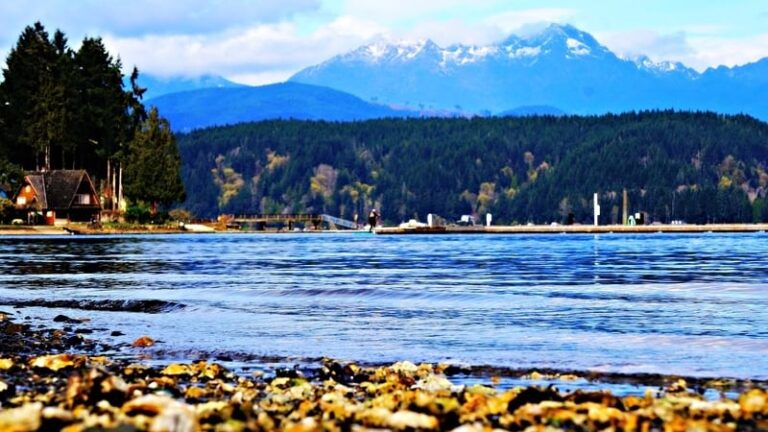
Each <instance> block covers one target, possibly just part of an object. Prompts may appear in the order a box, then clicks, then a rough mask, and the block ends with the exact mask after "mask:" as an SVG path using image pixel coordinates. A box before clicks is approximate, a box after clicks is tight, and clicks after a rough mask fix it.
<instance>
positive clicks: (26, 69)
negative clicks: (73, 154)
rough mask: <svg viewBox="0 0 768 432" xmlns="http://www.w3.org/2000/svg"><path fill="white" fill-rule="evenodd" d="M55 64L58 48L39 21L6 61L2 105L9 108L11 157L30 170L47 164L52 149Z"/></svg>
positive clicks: (22, 36)
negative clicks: (51, 95) (50, 106)
mask: <svg viewBox="0 0 768 432" xmlns="http://www.w3.org/2000/svg"><path fill="white" fill-rule="evenodd" d="M55 61H56V52H55V48H54V47H53V44H52V43H51V41H50V40H48V32H46V30H45V27H43V25H42V24H41V23H39V22H37V23H35V24H34V25H33V26H28V27H26V28H25V29H24V31H23V32H22V34H21V36H20V37H19V40H18V42H17V44H16V46H15V47H14V48H13V49H12V50H11V53H10V54H9V55H8V58H7V60H6V68H5V70H4V71H3V78H4V79H3V82H2V92H0V93H1V94H2V97H3V100H2V101H0V103H2V104H3V105H4V106H5V110H4V111H5V124H6V129H7V130H6V137H7V140H8V142H7V146H8V153H7V155H8V158H9V159H10V160H13V161H19V162H20V163H21V164H22V165H24V166H26V167H35V168H38V167H41V166H43V165H45V159H44V157H43V158H42V159H41V155H44V154H45V152H46V150H50V143H51V142H50V137H49V135H50V129H51V128H50V127H49V125H48V124H47V122H48V111H47V108H48V104H49V101H48V100H47V99H48V97H47V93H48V92H49V91H50V89H51V82H52V81H53V77H52V71H53V69H54V63H55ZM48 154H50V152H48Z"/></svg>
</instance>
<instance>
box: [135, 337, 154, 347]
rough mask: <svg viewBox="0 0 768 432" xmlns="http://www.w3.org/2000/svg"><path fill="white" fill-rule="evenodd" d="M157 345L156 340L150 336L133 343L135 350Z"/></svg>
mask: <svg viewBox="0 0 768 432" xmlns="http://www.w3.org/2000/svg"><path fill="white" fill-rule="evenodd" d="M154 344H155V340H154V339H152V338H151V337H149V336H141V337H139V338H136V340H134V341H133V343H131V346H132V347H134V348H148V347H151V346H152V345H154Z"/></svg>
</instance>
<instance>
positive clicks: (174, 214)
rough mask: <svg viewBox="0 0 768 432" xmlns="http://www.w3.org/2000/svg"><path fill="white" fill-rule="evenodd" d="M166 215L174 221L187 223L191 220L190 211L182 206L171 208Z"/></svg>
mask: <svg viewBox="0 0 768 432" xmlns="http://www.w3.org/2000/svg"><path fill="white" fill-rule="evenodd" d="M168 216H169V217H170V218H171V220H173V221H176V222H184V223H189V221H191V220H192V213H191V212H189V211H188V210H184V209H182V208H177V209H173V210H171V211H169V212H168Z"/></svg>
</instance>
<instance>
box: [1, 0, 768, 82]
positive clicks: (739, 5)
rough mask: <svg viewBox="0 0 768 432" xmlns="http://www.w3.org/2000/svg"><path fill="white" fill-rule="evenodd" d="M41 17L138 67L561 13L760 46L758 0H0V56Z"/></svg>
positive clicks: (223, 66)
mask: <svg viewBox="0 0 768 432" xmlns="http://www.w3.org/2000/svg"><path fill="white" fill-rule="evenodd" d="M36 20H40V21H42V22H43V24H45V25H46V27H47V28H48V29H49V30H50V31H53V30H54V29H56V28H61V29H62V30H63V31H64V32H65V33H66V34H67V35H68V36H69V38H70V41H71V42H72V44H74V45H77V44H78V42H79V40H80V39H82V37H83V36H85V35H90V36H102V37H103V38H104V40H105V42H106V44H107V46H108V48H109V49H110V50H111V51H112V52H113V53H114V54H115V55H118V54H119V55H120V57H121V58H122V60H123V63H124V64H125V65H126V66H127V67H130V66H133V65H134V64H135V65H137V66H138V67H139V69H140V70H142V71H144V72H146V73H153V74H158V75H197V74H201V73H215V74H221V75H224V76H226V77H228V78H230V79H234V80H236V81H240V82H245V83H250V84H263V83H268V82H277V81H282V80H285V79H286V78H288V77H289V76H290V75H291V74H292V73H294V72H296V71H298V70H300V69H301V68H303V67H306V66H310V65H313V64H316V63H319V62H321V61H323V60H325V59H327V58H329V57H332V56H333V55H336V54H340V53H343V52H346V51H349V50H351V49H354V48H356V47H357V46H360V45H363V44H365V43H370V42H372V41H377V40H382V39H383V40H392V41H395V40H403V39H404V40H416V39H425V38H430V39H433V40H434V41H436V42H437V43H438V44H440V45H447V44H451V43H472V44H487V43H492V42H494V41H498V40H501V39H503V38H504V37H505V36H507V35H508V34H510V33H517V32H521V31H526V30H530V29H531V28H535V27H536V26H538V25H541V24H542V23H548V22H558V23H568V24H572V25H575V26H576V27H579V28H580V29H582V30H584V31H587V32H589V33H592V34H593V35H594V36H595V37H596V38H597V39H598V40H599V41H600V42H601V43H602V44H604V45H606V46H607V47H609V48H610V49H612V50H613V51H614V52H616V53H617V54H620V55H624V56H628V57H633V56H637V55H641V54H644V55H648V56H649V57H650V58H651V59H653V60H657V61H660V60H673V61H681V62H683V63H685V64H686V65H689V66H691V67H694V68H696V69H698V70H703V69H705V68H707V67H712V66H717V65H721V64H725V65H729V66H732V65H737V64H744V63H748V62H752V61H756V60H758V59H760V58H763V57H768V2H766V1H765V0H731V1H730V2H722V1H711V0H698V1H693V0H666V1H662V0H634V1H628V0H610V1H609V0H601V1H598V0H593V1H563V0H535V1H534V0H472V1H466V0H421V1H419V0H407V1H406V0H388V1H383V0H355V1H351V0H281V1H275V0H184V1H181V0H163V1H154V0H133V1H131V2H126V1H124V0H121V1H116V0H36V1H34V2H21V1H16V0H0V56H2V59H4V58H5V56H6V55H7V53H8V51H9V50H10V48H11V47H12V46H13V44H14V43H15V41H16V39H17V37H18V35H19V33H20V32H21V30H22V29H23V28H24V26H26V25H29V24H31V23H33V22H34V21H36Z"/></svg>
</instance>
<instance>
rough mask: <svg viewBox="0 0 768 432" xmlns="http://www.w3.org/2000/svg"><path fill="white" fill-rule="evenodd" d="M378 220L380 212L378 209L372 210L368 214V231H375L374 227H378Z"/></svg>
mask: <svg viewBox="0 0 768 432" xmlns="http://www.w3.org/2000/svg"><path fill="white" fill-rule="evenodd" d="M378 221H379V212H377V211H376V209H373V210H371V213H370V214H369V215H368V226H369V228H368V232H373V229H374V228H376V224H377V223H378Z"/></svg>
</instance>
